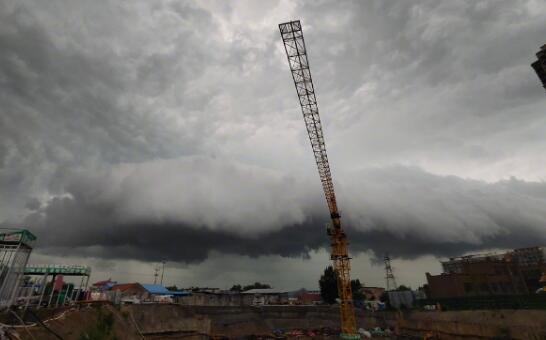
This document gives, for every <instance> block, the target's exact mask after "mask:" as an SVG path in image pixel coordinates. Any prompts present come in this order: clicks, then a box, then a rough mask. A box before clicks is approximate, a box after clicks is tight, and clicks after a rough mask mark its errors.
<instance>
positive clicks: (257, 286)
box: [243, 282, 271, 291]
mask: <svg viewBox="0 0 546 340" xmlns="http://www.w3.org/2000/svg"><path fill="white" fill-rule="evenodd" d="M267 288H271V286H270V285H268V284H267V283H260V282H254V283H253V284H251V285H248V286H244V287H243V291H247V290H251V289H267Z"/></svg>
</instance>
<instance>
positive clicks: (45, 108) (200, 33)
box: [0, 0, 546, 262]
mask: <svg viewBox="0 0 546 340" xmlns="http://www.w3.org/2000/svg"><path fill="white" fill-rule="evenodd" d="M545 15H546V6H545V5H543V4H541V3H537V2H534V1H524V0H521V1H508V0H506V1H479V2H453V1H432V0H431V1H427V0H424V1H413V2H394V1H393V2H385V1H367V2H360V1H345V2H343V3H340V4H338V3H333V2H328V1H326V2H304V3H295V2H292V1H278V2H268V3H267V4H262V3H260V4H259V5H258V4H252V3H244V2H237V1H234V2H229V3H224V2H218V3H201V2H195V3H193V2H183V3H174V4H173V3H168V2H158V3H153V4H152V3H149V2H147V1H141V2H132V3H130V4H120V3H117V2H112V3H101V4H95V3H89V2H64V1H55V2H47V3H45V2H42V1H9V0H4V1H0V52H1V53H0V191H1V195H0V223H3V224H4V225H19V224H21V223H24V224H26V225H27V226H28V227H29V228H30V229H31V230H34V231H35V232H36V233H37V234H38V235H39V237H40V238H39V239H40V243H39V244H40V247H43V248H44V251H47V252H49V253H51V254H71V255H79V256H81V255H84V254H85V255H89V256H99V257H104V258H138V259H142V260H157V259H160V258H162V257H165V256H169V257H172V258H173V259H176V260H180V261H187V262H198V261H202V260H203V259H205V258H206V257H207V256H208V254H209V252H210V251H219V252H224V253H232V254H239V255H252V256H259V255H264V254H272V255H275V254H279V255H282V256H301V255H304V256H305V255H306V254H308V253H309V250H312V249H318V248H321V247H324V246H327V239H326V236H325V235H324V230H323V229H324V228H323V224H324V223H325V221H327V214H326V211H325V209H326V207H325V204H324V202H323V197H322V193H321V192H320V187H319V185H318V179H317V176H316V173H315V169H314V164H313V160H312V155H311V152H309V146H308V140H307V136H306V134H305V130H304V126H303V123H302V121H301V117H300V116H301V114H300V112H299V110H298V107H297V100H296V97H295V93H294V89H293V85H292V83H291V79H290V75H289V72H288V69H287V65H286V60H285V56H284V52H283V50H282V47H281V45H280V38H279V36H278V31H277V27H276V25H277V24H278V23H279V22H283V21H286V20H289V19H292V18H301V19H302V20H303V23H304V32H305V37H306V42H307V45H308V48H309V53H310V56H309V57H310V61H311V67H312V72H313V78H314V79H315V82H316V84H315V85H316V88H317V92H318V98H319V105H320V107H321V114H322V118H323V122H324V127H325V134H326V139H327V143H328V151H329V155H330V159H331V164H332V170H333V173H334V178H335V180H336V181H337V182H336V183H337V190H338V195H339V200H340V205H341V207H342V209H343V216H344V222H345V224H346V226H347V228H348V230H349V233H350V236H351V240H352V241H351V242H352V247H353V251H354V252H360V251H365V250H367V249H371V250H373V251H374V252H376V253H378V254H379V253H382V252H384V251H386V250H388V251H390V252H391V253H393V254H395V255H398V256H403V257H409V258H412V257H415V256H419V255H422V254H434V255H438V256H440V255H451V254H457V253H460V252H464V251H469V250H477V249H483V248H492V247H512V246H520V245H521V246H524V245H529V244H537V243H540V242H544V237H543V236H541V235H542V233H541V231H543V228H544V226H545V225H546V224H545V223H544V222H546V217H545V216H546V209H545V208H544V206H545V205H544V204H543V203H544V199H545V198H546V196H545V195H546V192H545V190H546V189H545V187H544V184H543V182H542V181H541V179H542V178H543V174H542V173H543V169H544V168H545V166H546V157H545V156H544V152H543V151H544V146H545V145H544V141H543V140H544V138H543V136H544V134H545V133H546V131H545V128H544V127H545V126H546V124H545V122H544V120H545V118H544V117H543V113H544V106H545V105H546V98H545V97H544V93H543V89H542V88H541V87H540V85H539V84H538V82H537V79H536V76H535V75H534V74H533V73H532V70H531V68H530V67H529V64H530V62H531V60H532V58H533V55H534V53H535V52H536V50H537V49H538V47H539V46H540V45H541V44H543V43H545V41H544V37H545V36H546V35H545V34H546V25H545V24H544V16H545ZM511 176H515V177H514V178H511ZM516 178H517V179H516ZM2 221H3V222H2ZM150 245H154V247H150ZM156 245H160V246H156Z"/></svg>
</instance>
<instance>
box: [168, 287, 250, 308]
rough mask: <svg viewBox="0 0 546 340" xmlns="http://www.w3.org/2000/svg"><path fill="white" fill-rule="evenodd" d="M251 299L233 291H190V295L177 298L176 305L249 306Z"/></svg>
mask: <svg viewBox="0 0 546 340" xmlns="http://www.w3.org/2000/svg"><path fill="white" fill-rule="evenodd" d="M252 299H253V297H252V296H250V295H244V294H241V293H240V292H235V291H220V290H218V291H214V292H211V291H192V292H191V294H190V295H185V296H178V297H176V298H175V301H176V303H179V304H182V305H190V306H219V307H228V306H232V307H236V306H250V305H251V304H252Z"/></svg>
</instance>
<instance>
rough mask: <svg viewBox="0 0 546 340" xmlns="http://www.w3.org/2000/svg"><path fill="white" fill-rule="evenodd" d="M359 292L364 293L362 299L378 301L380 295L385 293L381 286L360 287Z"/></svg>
mask: <svg viewBox="0 0 546 340" xmlns="http://www.w3.org/2000/svg"><path fill="white" fill-rule="evenodd" d="M360 292H361V293H362V294H363V295H364V300H369V301H378V300H379V299H381V295H383V293H385V288H383V287H362V288H361V289H360Z"/></svg>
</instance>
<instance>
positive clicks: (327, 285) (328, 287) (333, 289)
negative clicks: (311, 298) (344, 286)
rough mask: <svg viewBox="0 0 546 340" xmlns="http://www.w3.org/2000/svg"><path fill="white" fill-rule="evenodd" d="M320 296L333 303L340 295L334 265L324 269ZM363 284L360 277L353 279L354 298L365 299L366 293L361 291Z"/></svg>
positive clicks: (320, 283)
mask: <svg viewBox="0 0 546 340" xmlns="http://www.w3.org/2000/svg"><path fill="white" fill-rule="evenodd" d="M319 287H320V296H321V297H322V301H324V302H326V303H329V304H332V303H335V302H336V299H337V298H338V297H339V295H338V293H337V277H336V272H335V270H334V267H332V266H328V267H326V269H324V274H322V275H321V277H320V280H319ZM361 288H362V284H361V283H360V280H359V279H355V280H351V290H352V292H353V300H364V294H362V292H361Z"/></svg>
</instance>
